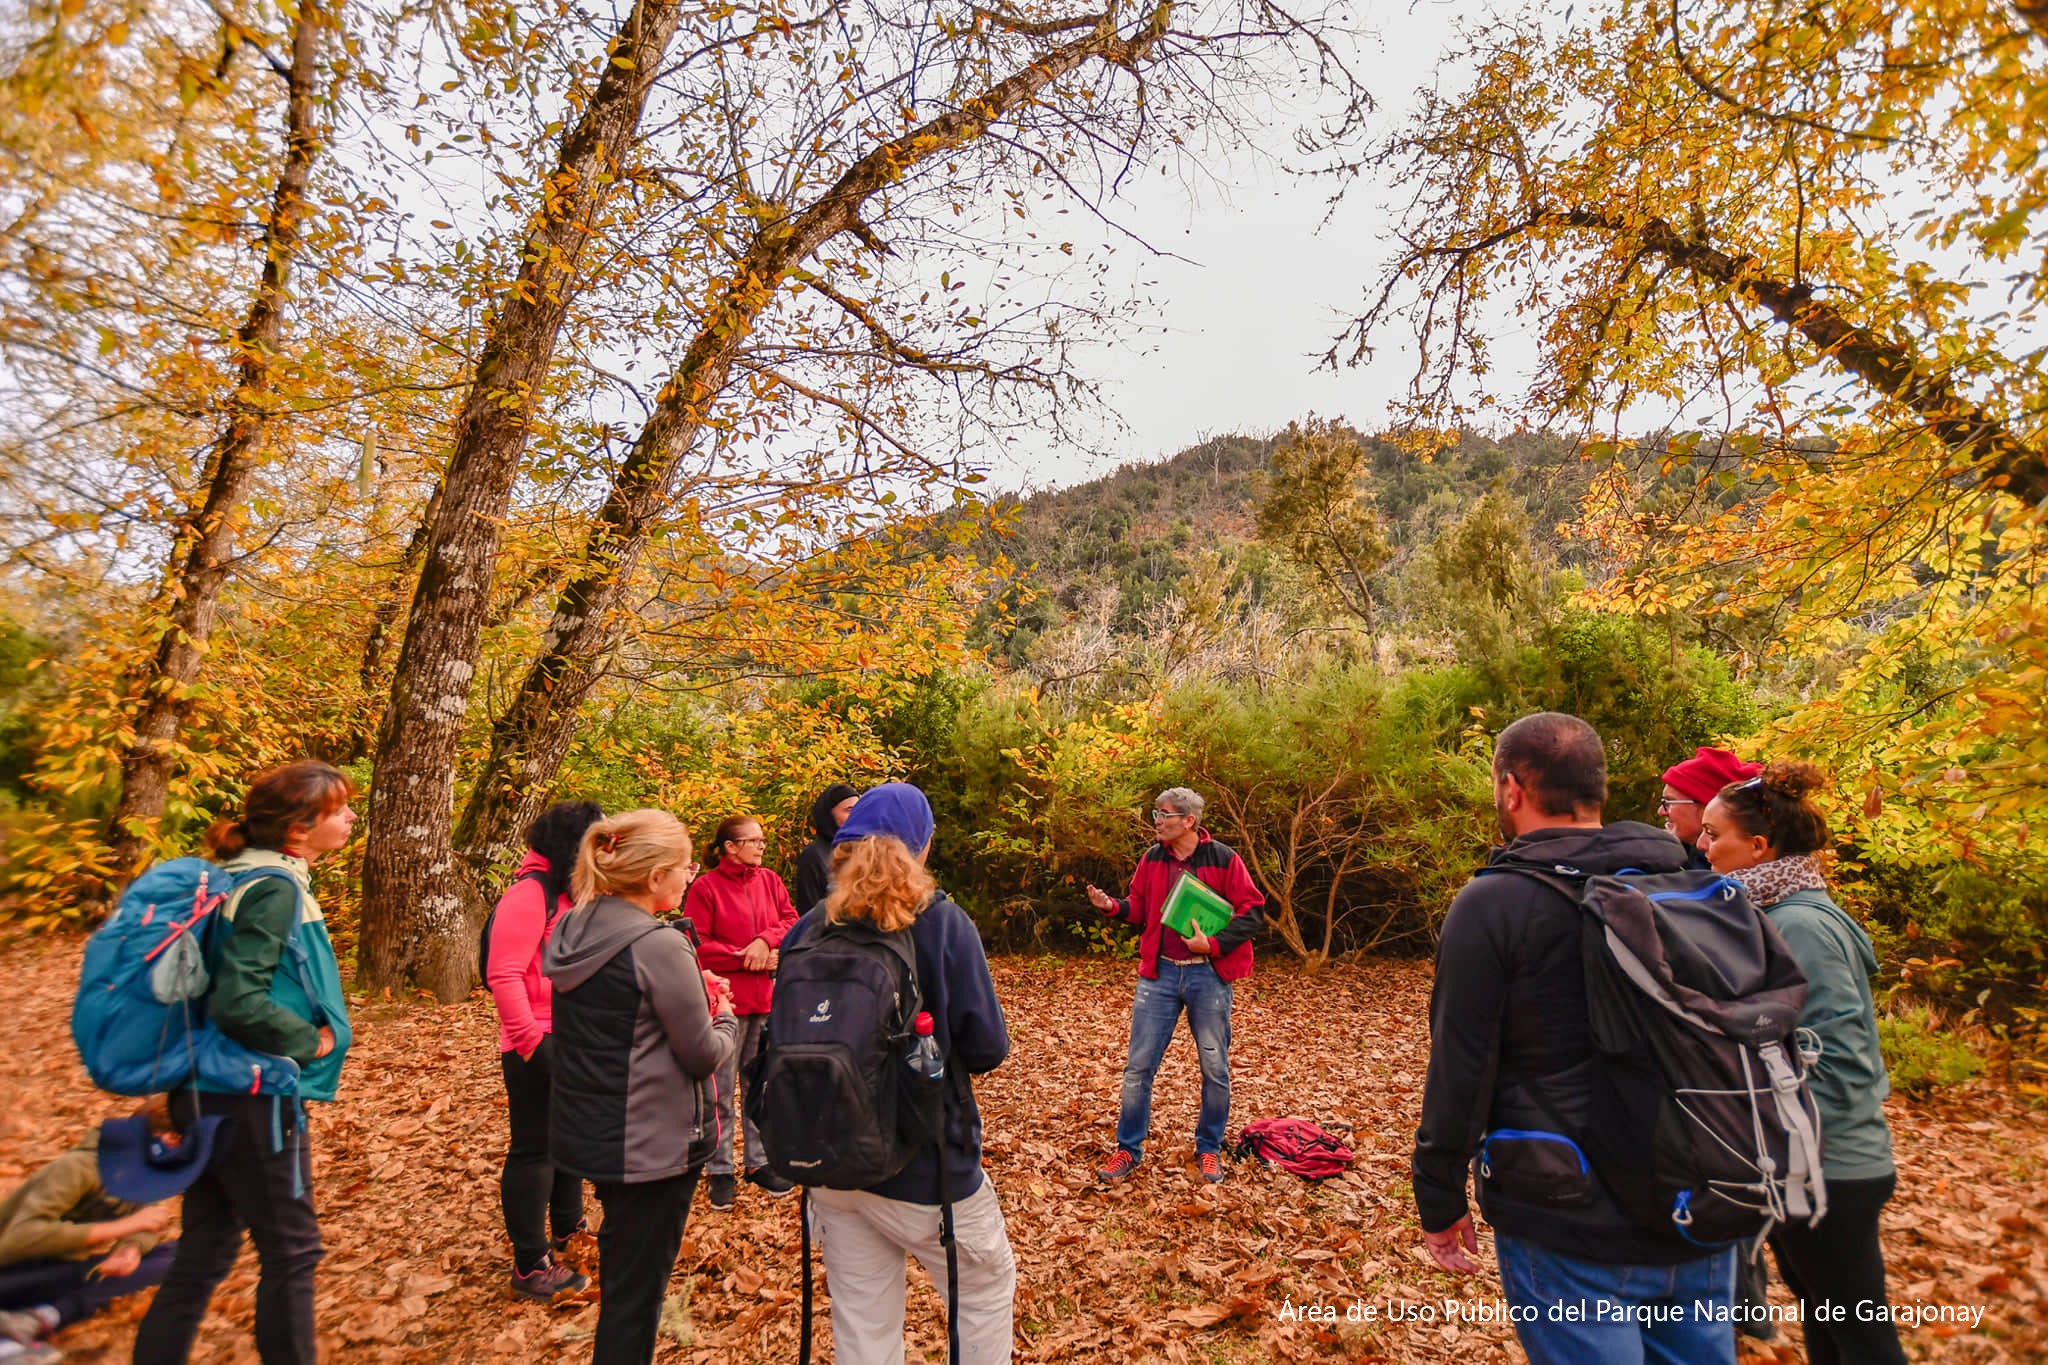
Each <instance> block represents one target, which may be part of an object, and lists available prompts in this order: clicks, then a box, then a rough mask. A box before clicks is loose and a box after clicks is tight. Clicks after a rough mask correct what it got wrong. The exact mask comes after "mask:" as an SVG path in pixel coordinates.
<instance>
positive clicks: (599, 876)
mask: <svg viewBox="0 0 2048 1365" xmlns="http://www.w3.org/2000/svg"><path fill="white" fill-rule="evenodd" d="M689 861H690V832H689V831H688V830H686V829H684V828H683V822H682V821H680V820H678V819H676V818H675V816H673V815H670V814H669V813H668V812H667V811H665V810H629V811H627V812H626V813H625V814H624V815H612V816H607V817H606V818H604V819H602V820H599V821H598V822H597V823H595V824H593V825H592V826H591V827H590V828H589V829H587V830H585V831H584V832H583V843H582V844H581V845H580V846H579V847H578V848H577V850H576V875H575V877H574V878H572V879H571V881H570V883H569V892H570V894H571V895H573V896H574V897H575V898H576V903H577V904H578V905H582V904H585V903H586V902H588V901H590V900H592V899H594V898H596V897H598V896H624V895H630V894H632V893H634V892H639V891H645V890H646V889H647V888H648V886H649V884H651V883H652V882H653V881H654V879H655V877H656V876H658V875H659V874H660V873H662V872H665V871H667V870H668V869H669V868H671V867H683V866H686V865H687V864H688V863H689Z"/></svg>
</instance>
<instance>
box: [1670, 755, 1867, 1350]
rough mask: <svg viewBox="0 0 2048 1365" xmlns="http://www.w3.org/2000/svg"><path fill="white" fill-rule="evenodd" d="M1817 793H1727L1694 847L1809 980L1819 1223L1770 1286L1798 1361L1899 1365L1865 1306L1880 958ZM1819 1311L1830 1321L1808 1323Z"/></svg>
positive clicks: (1813, 783)
mask: <svg viewBox="0 0 2048 1365" xmlns="http://www.w3.org/2000/svg"><path fill="white" fill-rule="evenodd" d="M1822 782H1823V778H1822V775H1821V771H1820V769H1818V768H1816V767H1814V766H1813V765H1812V764H1810V763H1785V762H1779V763H1772V764H1769V765H1768V766H1766V767H1765V768H1764V770H1763V772H1762V774H1761V775H1760V776H1757V777H1752V778H1749V779H1747V780H1746V781H1741V782H1731V783H1730V784H1728V785H1727V786H1725V787H1723V788H1722V789H1721V792H1720V794H1719V795H1718V796H1716V797H1715V798H1714V799H1713V800H1712V801H1711V802H1709V803H1708V805H1707V809H1706V813H1705V814H1704V815H1703V816H1702V817H1701V820H1700V837H1699V847H1700V851H1701V852H1702V853H1704V854H1706V856H1707V861H1708V863H1709V864H1710V865H1711V866H1712V867H1713V869H1714V871H1716V872H1719V873H1722V874H1724V875H1726V876H1731V877H1734V878H1735V879H1736V880H1737V881H1739V882H1741V883H1742V885H1743V888H1744V889H1745V890H1746V891H1748V893H1749V898H1750V900H1751V901H1752V902H1754V903H1755V904H1756V906H1757V907H1758V908H1759V909H1761V910H1762V911H1763V912H1764V913H1765V914H1766V915H1768V916H1769V917H1770V920H1771V923H1772V925H1773V926H1774V927H1776V929H1777V930H1778V932H1779V933H1780V934H1781V935H1783V936H1784V939H1785V942H1786V944H1787V945H1788V946H1789V947H1790V948H1791V949H1792V956H1793V957H1794V958H1795V959H1796V960H1797V961H1798V963H1799V968H1800V970H1801V971H1803V972H1805V973H1806V981H1807V992H1806V1005H1805V1008H1803V1009H1802V1010H1801V1011H1800V1013H1799V1026H1800V1027H1801V1028H1802V1029H1809V1030H1811V1031H1812V1032H1813V1033H1814V1035H1815V1036H1816V1037H1818V1038H1819V1040H1820V1047H1821V1052H1820V1060H1819V1061H1818V1062H1816V1063H1815V1065H1814V1068H1813V1070H1812V1072H1810V1073H1809V1075H1808V1079H1807V1085H1808V1089H1809V1090H1810V1091H1811V1093H1812V1095H1813V1100H1814V1104H1815V1105H1816V1107H1818V1108H1819V1110H1820V1122H1821V1133H1822V1136H1823V1137H1824V1139H1825V1144H1824V1147H1823V1151H1822V1171H1823V1173H1824V1174H1825V1175H1826V1176H1827V1191H1828V1211H1827V1216H1826V1217H1824V1218H1823V1219H1822V1220H1821V1221H1820V1222H1819V1223H1818V1224H1814V1225H1808V1224H1794V1223H1786V1224H1783V1225H1781V1226H1780V1227H1779V1228H1778V1229H1777V1230H1776V1231H1775V1232H1773V1233H1772V1234H1771V1239H1770V1240H1771V1251H1772V1253H1773V1254H1774V1255H1775V1256H1776V1257H1777V1260H1778V1273H1779V1274H1781V1275H1783V1276H1784V1277H1785V1283H1786V1284H1787V1285H1789V1286H1791V1289H1792V1292H1793V1293H1795V1294H1797V1295H1798V1296H1799V1303H1800V1307H1801V1309H1802V1310H1803V1311H1802V1313H1801V1322H1802V1323H1803V1324H1804V1330H1805V1333H1806V1358H1807V1360H1808V1361H1809V1362H1811V1363H1812V1365H1837V1363H1838V1362H1843V1361H1851V1362H1855V1365H1904V1361H1905V1359H1906V1356H1905V1353H1904V1352H1903V1351H1902V1350H1900V1348H1899V1336H1898V1332H1897V1331H1896V1330H1895V1329H1894V1328H1893V1327H1892V1324H1891V1323H1890V1322H1889V1321H1885V1320H1878V1321H1869V1320H1867V1319H1869V1318H1871V1317H1874V1316H1877V1315H1875V1314H1872V1313H1871V1312H1869V1311H1868V1307H1867V1305H1882V1304H1884V1303H1885V1302H1886V1298H1885V1282H1884V1251H1883V1248H1882V1246H1881V1245H1880V1244H1879V1241H1878V1226H1877V1224H1878V1213H1879V1211H1880V1210H1882V1209H1883V1208H1884V1205H1885V1202H1886V1201H1887V1200H1889V1199H1890V1198H1891V1197H1892V1190H1893V1188H1894V1187H1895V1186H1896V1184H1897V1175H1896V1172H1895V1170H1894V1168H1893V1166H1892V1139H1891V1130H1890V1129H1889V1128H1888V1127H1887V1126H1886V1124H1885V1119H1884V1097H1885V1096H1886V1095H1887V1094H1889V1093H1891V1080H1890V1078H1889V1077H1888V1076H1887V1075H1886V1073H1885V1065H1884V1054H1883V1053H1882V1052H1881V1051H1880V1050H1879V1048H1878V1042H1877V1007H1876V1003H1875V1001H1874V999H1873V998H1872V996H1871V992H1870V977H1871V974H1872V973H1873V972H1875V971H1876V970H1877V954H1876V953H1875V952H1874V951H1873V950H1872V949H1871V946H1870V937H1869V935H1867V934H1865V933H1864V932H1863V928H1862V926H1861V925H1859V924H1857V923H1856V921H1854V920H1852V919H1850V918H1849V916H1848V914H1847V913H1845V912H1844V911H1843V909H1842V907H1840V906H1839V905H1837V904H1835V902H1834V898H1833V897H1831V896H1829V895H1828V885H1827V878H1826V876H1825V875H1823V873H1822V870H1821V865H1820V863H1819V861H1818V859H1817V858H1816V856H1815V855H1816V854H1818V853H1819V852H1820V851H1821V850H1822V849H1824V848H1826V847H1827V846H1828V825H1827V820H1826V818H1825V817H1824V816H1823V815H1822V814H1821V813H1820V809H1819V808H1818V807H1817V806H1815V805H1814V802H1813V793H1814V792H1816V791H1818V790H1820V788H1821V785H1822ZM1822 1304H1826V1305H1829V1308H1828V1310H1827V1312H1826V1313H1825V1315H1822V1314H1819V1313H1816V1311H1815V1310H1816V1308H1818V1307H1819V1306H1820V1305H1822ZM1859 1304H1861V1305H1866V1307H1865V1309H1864V1310H1863V1311H1860V1312H1859V1311H1858V1305H1859ZM1837 1310H1839V1311H1837Z"/></svg>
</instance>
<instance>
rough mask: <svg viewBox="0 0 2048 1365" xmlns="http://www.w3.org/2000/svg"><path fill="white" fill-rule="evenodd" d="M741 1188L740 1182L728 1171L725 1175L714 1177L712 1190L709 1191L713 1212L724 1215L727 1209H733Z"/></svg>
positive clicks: (712, 1178)
mask: <svg viewBox="0 0 2048 1365" xmlns="http://www.w3.org/2000/svg"><path fill="white" fill-rule="evenodd" d="M739 1188H740V1187H739V1181H737V1180H735V1179H734V1178H733V1174H732V1172H731V1171H727V1172H726V1173H725V1174H724V1175H714V1176H712V1177H711V1189H710V1191H709V1197H710V1199H711V1207H712V1210H713V1211H714V1212H717V1213H724V1212H725V1211H726V1210H727V1209H729V1208H731V1207H732V1201H733V1199H734V1198H735V1197H736V1196H737V1195H738V1194H739Z"/></svg>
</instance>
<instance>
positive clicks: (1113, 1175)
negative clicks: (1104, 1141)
mask: <svg viewBox="0 0 2048 1365" xmlns="http://www.w3.org/2000/svg"><path fill="white" fill-rule="evenodd" d="M1137 1169H1138V1154H1137V1153H1136V1152H1133V1151H1131V1150H1129V1149H1128V1148H1125V1147H1119V1148H1117V1149H1116V1155H1115V1156H1113V1157H1111V1158H1110V1159H1109V1160H1108V1161H1107V1162H1105V1163H1104V1164H1103V1165H1102V1166H1100V1167H1098V1168H1097V1169H1096V1172H1095V1178H1096V1179H1097V1180H1106V1181H1108V1182H1109V1183H1110V1184H1112V1185H1114V1184H1115V1183H1116V1182H1117V1181H1119V1180H1122V1179H1123V1178H1124V1177H1125V1176H1127V1175H1129V1174H1130V1173H1131V1172H1132V1171H1135V1170H1137Z"/></svg>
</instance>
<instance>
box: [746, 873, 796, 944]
mask: <svg viewBox="0 0 2048 1365" xmlns="http://www.w3.org/2000/svg"><path fill="white" fill-rule="evenodd" d="M762 880H763V881H765V882H767V884H768V897H769V900H770V902H771V903H772V905H773V907H774V910H775V923H774V924H773V925H771V926H770V927H768V928H766V929H763V930H762V931H761V932H760V933H758V934H756V935H754V937H756V938H758V939H760V940H761V941H762V942H763V943H766V944H767V945H768V946H769V947H770V948H780V947H781V946H782V937H783V935H785V934H787V933H788V932H789V926H790V925H792V924H795V923H796V921H797V913H796V906H794V905H792V904H791V903H790V900H789V887H788V886H786V885H784V883H783V880H782V878H781V877H779V876H777V875H776V874H775V873H773V872H770V873H768V874H767V875H766V876H765V877H763V878H762Z"/></svg>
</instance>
